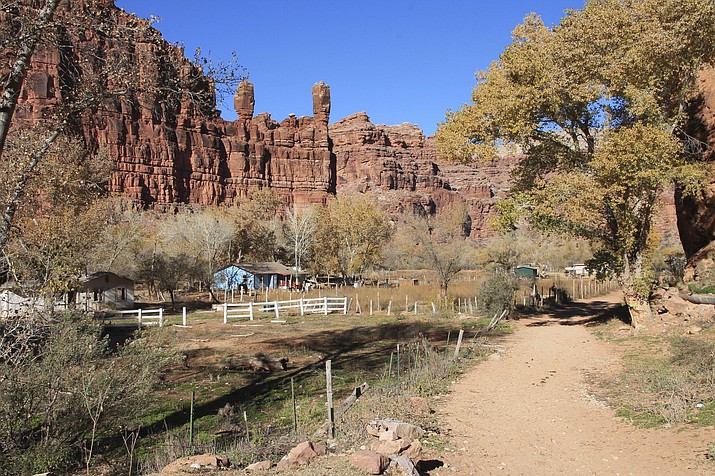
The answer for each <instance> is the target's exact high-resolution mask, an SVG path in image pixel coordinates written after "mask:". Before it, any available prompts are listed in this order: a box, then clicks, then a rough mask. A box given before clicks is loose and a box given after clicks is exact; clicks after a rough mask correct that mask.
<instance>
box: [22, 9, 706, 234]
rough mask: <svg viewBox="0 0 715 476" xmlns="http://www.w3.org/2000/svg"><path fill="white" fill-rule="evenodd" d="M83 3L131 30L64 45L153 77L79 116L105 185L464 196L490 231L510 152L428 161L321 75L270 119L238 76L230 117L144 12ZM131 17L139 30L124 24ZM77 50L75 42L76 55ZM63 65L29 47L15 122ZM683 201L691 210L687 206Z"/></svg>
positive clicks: (45, 94) (212, 196) (50, 88)
mask: <svg viewBox="0 0 715 476" xmlns="http://www.w3.org/2000/svg"><path fill="white" fill-rule="evenodd" d="M87 4H92V5H93V6H94V8H97V9H99V10H100V11H101V14H102V15H107V16H108V17H110V18H111V21H112V22H114V24H116V25H119V26H125V27H129V28H131V29H132V31H134V32H135V34H133V35H131V36H127V37H126V38H124V37H122V36H121V35H117V36H116V38H113V39H111V41H110V40H107V39H106V38H104V39H100V38H98V37H97V36H96V35H95V36H92V35H91V34H90V35H89V36H86V35H87V34H88V33H87V32H81V34H82V35H84V36H82V37H78V36H76V35H75V36H73V33H72V32H68V33H67V37H66V38H64V39H63V41H64V42H65V48H66V49H68V50H71V49H72V47H73V45H79V44H87V43H89V44H91V45H92V46H93V47H94V48H95V50H96V51H97V52H101V54H98V55H97V56H102V57H107V58H109V57H121V56H122V55H124V56H126V55H127V54H131V55H132V57H134V58H136V61H137V64H138V65H139V67H138V72H137V74H138V75H139V77H140V79H141V82H142V84H151V85H153V87H150V88H148V89H144V90H143V91H142V92H137V93H134V94H130V95H128V96H123V97H121V98H111V99H107V100H104V101H103V102H102V103H101V104H100V105H99V106H98V107H96V108H95V109H92V110H90V111H87V112H86V113H85V114H84V115H83V117H82V119H81V121H79V122H78V123H77V124H76V130H77V133H78V134H81V135H82V136H83V137H84V138H85V141H86V143H87V144H88V146H89V148H90V149H93V150H100V149H102V150H104V151H105V152H106V154H107V155H108V156H109V157H110V158H111V159H112V160H113V162H114V164H115V170H114V172H113V173H112V174H111V177H110V179H109V184H108V188H109V190H110V192H112V193H115V194H120V195H124V196H126V197H128V198H131V199H133V200H137V201H140V202H142V203H143V204H145V205H147V206H152V205H155V204H180V203H196V204H202V205H232V204H236V203H239V202H240V201H241V200H243V199H244V198H245V197H247V196H248V195H249V194H250V193H251V192H252V191H253V190H255V189H258V188H263V187H270V188H272V189H273V190H275V191H276V193H277V194H278V195H280V196H282V197H283V198H284V199H285V201H286V203H288V204H290V203H295V204H297V205H299V206H301V205H306V204H315V203H323V202H325V201H326V200H327V198H328V197H329V196H331V195H333V194H336V193H337V194H350V193H365V194H370V195H372V196H374V198H375V200H376V201H377V202H378V203H380V204H381V205H382V206H383V207H384V208H385V209H386V210H387V211H388V212H390V213H395V214H396V213H398V212H401V211H409V210H415V209H423V210H426V211H428V212H433V211H435V210H436V209H437V208H438V207H440V206H443V205H445V204H448V203H452V202H461V203H463V204H465V205H466V206H467V207H468V209H469V214H470V219H471V236H472V237H475V238H479V237H485V236H489V235H490V234H491V233H492V232H491V230H490V228H489V225H488V221H489V218H490V217H491V216H492V215H493V214H494V213H495V210H494V205H495V202H496V200H497V199H498V198H500V197H501V196H503V195H504V193H505V192H506V191H507V190H508V188H509V173H510V171H511V169H512V168H513V167H514V166H515V165H516V161H517V159H516V158H503V159H500V160H498V161H495V162H494V163H490V164H475V165H463V164H449V165H445V164H441V163H440V162H439V161H438V160H437V152H436V148H435V145H434V142H433V140H432V139H430V138H426V137H425V136H424V135H423V133H422V131H421V130H420V129H418V128H417V127H416V126H414V125H411V124H401V125H396V126H383V125H375V124H372V123H371V122H370V120H369V117H368V116H367V114H365V113H357V114H353V115H351V116H349V117H347V118H344V119H342V120H339V121H337V122H335V123H333V124H330V125H329V119H330V106H331V102H330V88H329V87H328V86H327V85H325V84H324V83H322V82H321V83H318V84H316V85H315V86H314V87H313V90H312V97H313V117H300V118H296V117H295V116H291V117H288V118H286V119H284V120H282V121H281V122H277V121H275V120H273V119H272V118H271V117H270V115H269V114H267V113H262V114H258V115H255V114H254V113H255V92H254V86H253V84H251V83H249V82H247V81H244V82H242V83H241V84H240V85H239V86H238V89H237V91H236V94H235V97H234V106H235V109H236V112H237V113H238V119H237V120H236V121H232V122H231V121H225V120H223V119H221V118H220V117H219V115H218V112H217V111H216V110H215V97H214V96H215V94H214V91H213V88H212V84H211V82H210V81H209V80H208V79H207V78H204V77H203V76H201V74H200V71H198V70H197V68H196V67H195V66H194V65H193V64H192V63H191V62H189V61H188V60H187V59H186V58H185V57H184V54H183V50H182V49H181V48H178V47H176V46H172V45H170V44H168V43H167V42H166V41H164V40H163V39H162V38H161V35H160V34H159V32H157V31H156V30H154V29H152V28H150V27H149V26H148V24H147V23H146V22H144V21H143V20H138V19H136V18H135V17H133V16H131V15H129V14H127V13H125V12H123V11H121V10H119V9H117V8H116V7H115V6H114V5H113V2H111V1H109V0H106V1H104V0H103V1H101V2H100V1H97V0H66V1H64V2H63V3H62V7H61V8H64V9H73V8H83V6H86V5H87ZM137 24H138V25H140V26H142V28H136V27H132V26H133V25H134V26H135V25H137ZM85 49H86V48H85ZM85 49H83V48H77V49H76V51H77V52H78V53H77V54H78V55H79V54H81V52H82V51H85ZM85 59H86V58H75V61H76V62H78V63H81V62H82V61H84V60H85ZM67 68H68V64H67V58H66V57H65V56H63V54H62V53H61V52H60V51H59V50H58V49H57V48H44V49H40V50H39V51H38V52H37V54H36V55H35V57H34V58H33V64H32V71H31V73H30V75H29V77H28V80H27V82H26V85H25V88H24V90H23V93H22V94H23V96H22V104H21V108H20V109H19V110H18V115H17V117H18V118H19V119H20V120H21V121H27V122H34V121H38V120H41V119H43V118H44V117H45V115H46V112H47V111H48V110H51V109H52V107H53V106H55V105H57V104H58V103H59V102H60V101H61V88H60V87H59V85H61V84H66V83H67V81H68V75H71V74H75V73H76V69H75V70H74V72H73V71H68V69H67ZM192 75H193V76H195V77H198V78H199V80H197V81H194V83H193V86H192V88H193V90H191V91H185V90H184V91H183V92H181V91H179V90H177V88H176V87H175V82H173V79H172V78H176V77H187V76H192ZM704 91H705V92H704V93H703V94H704V96H703V98H704V99H703V104H706V105H708V104H709V105H710V106H707V107H709V108H710V109H707V108H705V109H703V111H707V110H709V111H710V112H709V113H707V112H704V113H703V114H704V119H703V121H704V123H706V124H710V126H708V127H710V129H706V130H705V132H704V133H705V136H706V137H709V138H712V137H715V134H712V132H713V127H714V126H713V125H714V124H715V120H713V113H712V96H715V94H713V93H712V91H710V93H708V92H707V90H706V89H704ZM306 94H307V92H306ZM196 96H202V97H204V98H208V99H209V100H208V102H206V101H205V102H204V103H203V105H197V104H196V103H195V102H193V101H191V100H190V99H191V97H196ZM708 98H710V99H708ZM708 101H711V102H708ZM708 114H710V115H709V116H708ZM708 121H710V122H708ZM711 196H715V190H714V191H713V194H712V195H711ZM709 200H710V202H707V200H706V201H705V203H703V204H700V203H696V204H693V205H692V206H690V207H685V206H683V207H682V208H683V210H684V211H683V212H682V213H681V217H685V218H688V217H689V216H690V217H691V219H690V221H691V222H693V223H697V224H698V226H697V227H695V226H693V227H691V229H692V230H696V229H697V230H698V231H697V232H696V231H693V232H692V233H691V235H692V236H693V238H692V239H691V240H690V242H693V243H695V245H693V247H694V248H698V247H701V246H702V243H706V242H708V243H709V240H711V239H713V237H714V236H715V212H712V210H715V198H711V199H709ZM686 205H687V204H686ZM688 210H695V211H694V212H693V213H691V214H690V215H688V213H690V212H688ZM665 222H668V220H665ZM671 223H672V222H671ZM682 232H683V229H682V228H681V233H682ZM685 234H686V236H687V232H686V233H685ZM698 240H699V241H698Z"/></svg>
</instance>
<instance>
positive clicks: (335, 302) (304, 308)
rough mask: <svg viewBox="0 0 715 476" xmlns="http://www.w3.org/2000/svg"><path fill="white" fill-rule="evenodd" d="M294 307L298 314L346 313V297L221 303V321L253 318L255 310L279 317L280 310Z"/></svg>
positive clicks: (283, 310)
mask: <svg viewBox="0 0 715 476" xmlns="http://www.w3.org/2000/svg"><path fill="white" fill-rule="evenodd" d="M289 309H295V310H297V312H300V315H301V316H303V315H305V314H324V315H327V314H330V313H333V312H342V313H343V314H347V313H348V298H346V297H342V298H335V297H320V298H307V299H304V298H301V299H292V300H290V301H269V302H248V303H237V304H229V303H224V304H223V323H224V324H227V323H228V320H229V319H246V318H247V319H248V320H251V321H252V320H253V318H254V316H255V314H256V313H257V312H263V313H273V314H275V317H276V319H278V318H280V315H281V312H285V311H287V310H289Z"/></svg>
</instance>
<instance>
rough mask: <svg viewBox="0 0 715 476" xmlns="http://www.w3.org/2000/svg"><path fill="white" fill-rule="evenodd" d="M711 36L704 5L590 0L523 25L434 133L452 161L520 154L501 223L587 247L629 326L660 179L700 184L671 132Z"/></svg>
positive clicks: (713, 22) (645, 288) (679, 127)
mask: <svg viewBox="0 0 715 476" xmlns="http://www.w3.org/2000/svg"><path fill="white" fill-rule="evenodd" d="M713 38H715V4H714V3H713V2H712V1H708V0H688V1H685V2H681V1H675V0H629V1H623V0H603V1H591V2H588V3H587V4H586V5H585V7H584V9H583V10H581V11H570V12H568V14H567V15H566V16H565V17H564V18H563V19H562V20H561V22H560V23H559V24H558V25H556V26H554V27H553V28H549V27H547V26H545V25H544V24H543V22H542V21H541V19H540V18H539V17H538V16H536V15H533V14H532V15H529V16H527V17H526V18H525V20H524V23H523V24H521V25H519V26H518V27H517V28H516V29H515V30H514V33H513V42H512V44H511V45H509V46H508V47H507V48H506V49H505V50H504V52H503V53H502V54H501V56H500V58H499V61H496V62H494V63H493V64H492V65H491V66H490V67H489V69H488V70H487V71H482V72H479V73H478V74H477V85H476V86H475V88H474V91H473V94H472V103H471V104H468V105H465V106H464V107H463V108H462V109H460V110H459V111H456V112H450V113H449V114H448V116H447V121H446V122H445V123H443V124H442V125H441V126H440V129H439V131H438V133H437V139H438V144H439V148H440V151H441V153H442V154H443V155H445V156H447V157H451V158H452V159H455V160H463V161H469V160H479V159H480V158H488V159H491V158H492V157H493V156H495V155H499V154H502V153H504V148H506V149H507V150H510V151H511V152H512V153H519V154H522V155H523V160H522V162H521V165H520V167H519V168H518V170H517V172H516V186H515V188H514V190H513V192H514V193H513V195H512V197H511V198H510V199H509V200H507V201H505V202H504V203H503V204H502V205H501V208H502V212H503V213H502V220H501V225H502V226H503V227H505V228H513V227H514V226H516V224H517V223H518V222H519V219H520V217H522V216H527V217H528V219H529V221H530V223H531V224H532V225H533V226H536V227H537V228H541V229H543V230H549V231H556V232H566V233H571V234H574V235H577V236H582V237H585V238H587V239H588V240H590V241H591V244H592V246H593V249H594V252H595V255H596V263H594V265H595V266H596V267H598V269H599V270H600V271H601V272H602V273H615V274H616V275H617V276H618V277H619V278H620V280H621V282H622V285H623V288H624V291H625V292H626V295H627V297H628V299H629V304H631V306H632V309H633V310H634V312H632V317H633V318H634V323H636V321H637V318H638V309H639V308H642V309H645V307H644V306H643V303H644V299H645V298H647V296H648V293H649V285H648V283H647V276H646V275H647V270H648V269H649V265H648V258H649V256H648V255H649V251H650V249H651V245H652V244H653V240H652V222H653V217H654V213H655V212H656V210H657V207H658V205H659V196H660V195H661V193H663V191H664V190H665V189H666V187H668V186H669V185H670V184H672V183H676V185H677V186H679V187H681V188H682V189H683V190H684V191H685V192H686V193H692V192H693V191H694V190H697V187H698V185H699V183H700V181H701V180H702V177H703V169H702V168H701V167H698V166H697V165H695V163H694V162H695V161H697V159H698V157H699V155H698V152H699V151H701V150H702V149H698V148H697V147H695V148H693V147H691V146H692V145H693V144H694V145H696V146H697V145H698V143H697V141H695V140H694V139H693V138H690V137H687V135H686V134H685V132H684V130H683V124H684V122H685V119H686V117H685V113H684V111H685V110H686V106H687V104H688V101H689V100H690V99H691V98H692V97H693V93H694V88H695V86H696V79H697V75H698V72H699V68H700V67H701V66H703V65H704V64H707V63H709V62H711V61H712V59H713V52H714V51H715V41H714V40H713ZM683 143H687V145H688V147H687V148H686V147H684V146H683Z"/></svg>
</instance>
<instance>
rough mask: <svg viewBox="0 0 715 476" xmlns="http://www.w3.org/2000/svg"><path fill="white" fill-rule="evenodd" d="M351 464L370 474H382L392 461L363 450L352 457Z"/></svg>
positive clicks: (373, 452)
mask: <svg viewBox="0 0 715 476" xmlns="http://www.w3.org/2000/svg"><path fill="white" fill-rule="evenodd" d="M350 464H352V465H353V466H355V467H356V468H360V469H362V470H363V471H366V472H368V473H370V474H382V473H383V472H385V470H386V469H387V467H388V466H389V465H390V459H389V458H388V457H387V456H385V455H383V454H380V453H376V452H375V451H370V450H362V451H356V452H355V453H353V454H352V455H351V456H350Z"/></svg>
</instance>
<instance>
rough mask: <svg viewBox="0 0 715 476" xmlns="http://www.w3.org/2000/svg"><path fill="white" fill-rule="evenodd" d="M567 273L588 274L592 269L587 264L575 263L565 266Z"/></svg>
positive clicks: (574, 274) (575, 274)
mask: <svg viewBox="0 0 715 476" xmlns="http://www.w3.org/2000/svg"><path fill="white" fill-rule="evenodd" d="M564 271H566V274H571V275H573V276H586V275H588V274H590V270H589V269H588V267H587V266H586V265H585V264H575V265H573V266H567V267H566V268H564Z"/></svg>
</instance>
